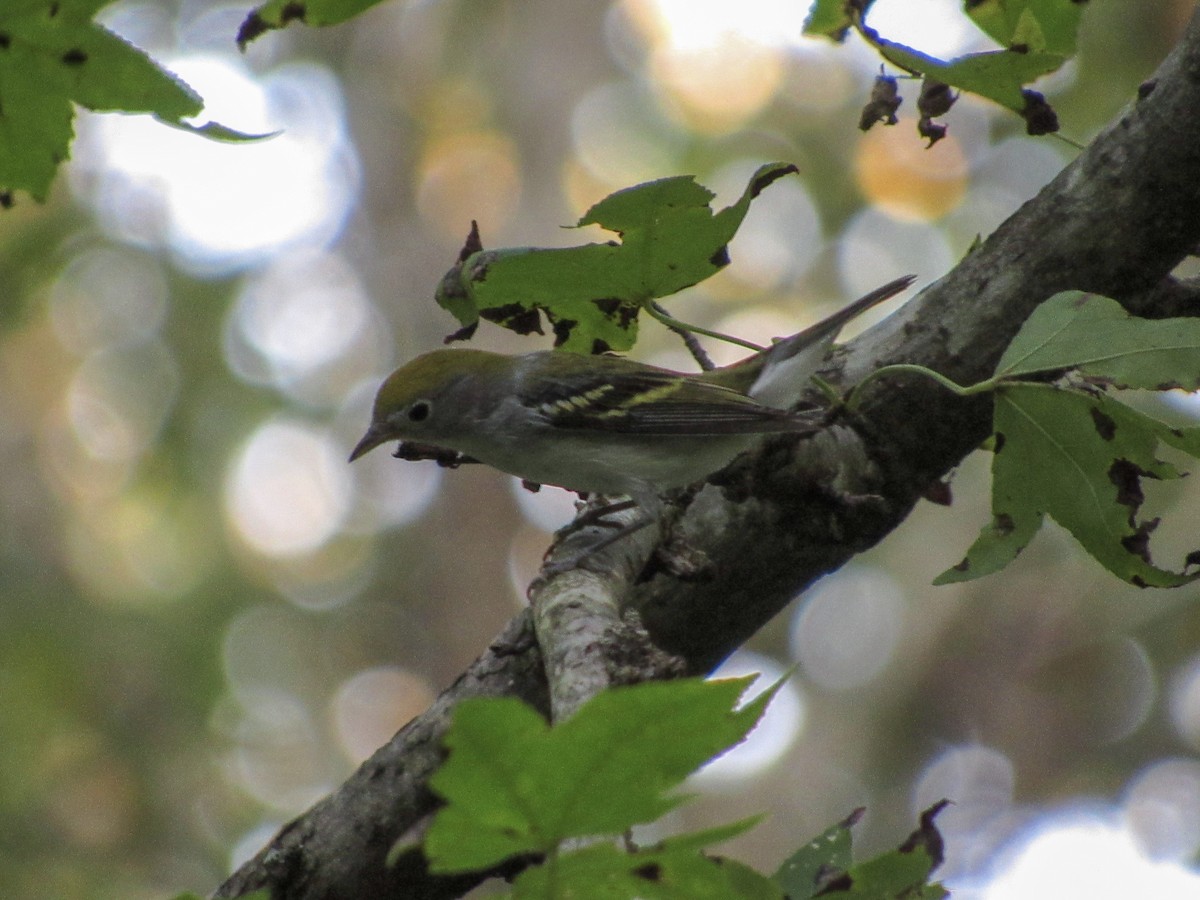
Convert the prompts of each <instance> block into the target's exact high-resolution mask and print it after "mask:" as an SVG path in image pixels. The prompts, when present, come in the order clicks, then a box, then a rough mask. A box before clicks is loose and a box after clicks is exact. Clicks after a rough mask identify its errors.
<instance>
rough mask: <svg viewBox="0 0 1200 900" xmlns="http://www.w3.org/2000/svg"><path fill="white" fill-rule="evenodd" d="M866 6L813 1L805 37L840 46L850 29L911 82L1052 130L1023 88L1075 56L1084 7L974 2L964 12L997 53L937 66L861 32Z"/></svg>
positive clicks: (1038, 1) (1066, 2)
mask: <svg viewBox="0 0 1200 900" xmlns="http://www.w3.org/2000/svg"><path fill="white" fill-rule="evenodd" d="M870 6H871V4H870V3H865V4H863V3H850V2H847V0H816V2H815V3H814V4H813V6H812V9H811V11H810V13H809V17H808V20H807V22H806V23H805V33H806V34H815V35H822V36H825V37H829V38H832V39H833V40H836V41H841V40H842V39H843V38H844V37H845V34H846V32H847V31H848V30H849V29H850V28H852V27H853V28H857V29H858V30H859V32H860V33H861V34H862V35H863V37H864V38H866V39H867V40H868V41H869V42H870V43H871V44H872V45H873V46H874V47H875V48H876V49H877V50H878V51H879V52H880V54H881V55H882V56H883V57H884V59H886V60H888V61H889V62H891V63H892V64H893V65H895V66H897V67H899V68H901V69H903V70H905V71H906V72H909V73H911V74H914V75H922V76H924V77H925V78H926V79H930V80H933V81H937V82H941V83H942V84H947V85H949V86H951V87H954V88H958V89H960V90H964V91H970V92H972V93H975V94H978V95H979V96H981V97H987V98H988V99H989V100H993V101H995V102H996V103H999V104H1001V105H1002V106H1005V107H1007V108H1008V109H1011V110H1012V111H1014V112H1016V113H1018V114H1020V115H1021V116H1022V117H1024V118H1025V120H1026V123H1027V129H1028V131H1029V133H1030V134H1045V133H1047V132H1050V131H1056V130H1057V128H1058V124H1057V120H1056V117H1055V116H1054V113H1053V111H1052V110H1051V109H1050V107H1049V106H1048V105H1047V104H1046V102H1045V99H1044V98H1043V97H1042V96H1041V95H1040V94H1037V93H1036V92H1034V91H1030V90H1027V89H1026V87H1025V86H1026V85H1028V84H1030V83H1031V82H1033V81H1036V80H1037V79H1038V78H1040V77H1042V76H1043V75H1048V74H1049V73H1051V72H1054V71H1057V70H1058V69H1059V68H1060V67H1061V66H1062V65H1063V63H1065V62H1066V61H1067V60H1068V59H1069V58H1070V57H1071V56H1073V55H1074V54H1075V50H1076V42H1077V36H1078V31H1079V21H1080V18H1081V16H1082V15H1083V6H1084V4H1082V3H1078V2H1075V0H979V2H975V3H968V4H966V13H967V15H968V16H969V17H970V19H971V20H972V21H973V22H974V23H975V25H976V26H978V27H979V29H980V30H981V31H983V32H984V33H985V34H987V35H988V37H990V38H991V39H992V40H994V41H995V42H996V43H997V44H999V45H1000V46H1001V48H1002V49H1000V50H989V51H984V52H980V53H968V54H965V55H963V56H959V57H957V58H955V59H951V60H941V59H937V58H936V57H933V56H930V55H928V54H926V53H922V52H921V51H919V50H916V49H914V48H912V47H907V46H905V45H904V44H900V43H897V42H895V41H890V40H888V39H887V38H885V37H883V36H882V35H880V34H879V33H878V32H877V31H875V30H873V29H871V28H869V27H867V25H866V23H865V21H864V18H865V16H866V14H867V12H868V10H869V9H870Z"/></svg>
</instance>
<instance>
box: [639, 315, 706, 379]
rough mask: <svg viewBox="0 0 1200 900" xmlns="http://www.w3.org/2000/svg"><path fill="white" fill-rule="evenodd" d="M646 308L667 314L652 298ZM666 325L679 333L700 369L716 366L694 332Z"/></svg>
mask: <svg viewBox="0 0 1200 900" xmlns="http://www.w3.org/2000/svg"><path fill="white" fill-rule="evenodd" d="M647 309H652V310H653V311H654V312H656V313H662V314H663V315H664V316H667V315H668V314H667V311H666V310H665V309H663V308H662V307H661V306H660V305H659V304H657V303H655V302H654V301H653V300H651V301H650V303H648V304H647ZM668 318H669V316H668ZM667 327H668V328H670V329H671V330H672V331H673V332H675V333H676V334H677V335H679V339H680V340H682V341H683V346H685V347H687V348H688V352H689V353H691V354H692V359H694V360H696V363H697V364H698V365H699V366H700V368H701V369H703V370H704V371H705V372H711V371H712V370H713V369H715V368H716V367H717V364H716V363H715V362H713V361H712V357H711V356H709V355H708V353H707V351H705V349H704V347H702V346H701V345H700V341H699V340H698V339H697V337H696V335H695V333H694V332H692V331H689V330H688V329H686V328H681V327H679V326H677V325H668V326H667Z"/></svg>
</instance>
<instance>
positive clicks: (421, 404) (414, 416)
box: [408, 400, 433, 422]
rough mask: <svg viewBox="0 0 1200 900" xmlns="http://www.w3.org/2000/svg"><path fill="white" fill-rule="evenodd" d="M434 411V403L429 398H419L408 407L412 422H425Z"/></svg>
mask: <svg viewBox="0 0 1200 900" xmlns="http://www.w3.org/2000/svg"><path fill="white" fill-rule="evenodd" d="M431 412H433V404H431V403H430V402H429V401H428V400H418V401H417V402H416V403H414V404H413V405H412V406H410V407H409V408H408V418H409V420H410V421H412V422H424V421H425V420H426V419H428V418H429V414H430V413H431Z"/></svg>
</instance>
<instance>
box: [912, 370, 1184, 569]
mask: <svg viewBox="0 0 1200 900" xmlns="http://www.w3.org/2000/svg"><path fill="white" fill-rule="evenodd" d="M995 428H996V432H997V441H996V449H995V453H994V455H993V461H992V522H991V523H990V524H989V525H988V526H986V527H985V528H984V529H983V531H982V532H981V533H980V535H979V538H978V539H977V540H976V541H975V543H974V545H972V547H971V548H970V550H968V551H967V556H966V558H965V559H964V560H963V561H962V562H961V563H959V564H958V565H957V566H955V567H954V568H952V569H949V570H947V571H946V572H943V573H942V574H941V575H939V576H938V578H937V579H936V581H935V582H934V583H935V584H948V583H951V582H955V581H966V580H969V579H972V578H978V577H980V576H982V575H986V574H989V573H991V572H995V571H997V570H998V569H1001V568H1003V567H1004V566H1005V565H1007V564H1008V563H1009V562H1010V561H1011V560H1012V559H1013V558H1014V557H1015V556H1016V555H1017V554H1018V553H1020V552H1021V550H1022V549H1023V548H1024V547H1025V545H1026V544H1028V543H1029V541H1030V540H1031V539H1032V537H1033V535H1034V534H1035V533H1036V532H1037V530H1038V528H1039V527H1040V526H1041V523H1042V518H1043V516H1045V515H1050V516H1052V517H1053V518H1054V520H1055V521H1057V522H1058V523H1059V524H1060V525H1062V526H1063V527H1064V528H1066V529H1067V530H1068V531H1070V532H1071V534H1072V535H1074V536H1075V538H1076V539H1077V540H1078V541H1079V542H1080V543H1081V544H1082V545H1083V547H1084V549H1086V550H1087V551H1088V553H1090V554H1091V555H1092V556H1094V557H1095V558H1096V559H1097V560H1098V561H1099V562H1100V563H1101V564H1102V565H1104V567H1105V568H1107V569H1108V570H1109V571H1110V572H1112V573H1113V574H1114V575H1116V576H1117V577H1119V578H1121V579H1123V580H1125V581H1127V582H1129V583H1131V584H1135V585H1138V586H1140V587H1177V586H1179V585H1182V584H1187V583H1188V582H1191V581H1194V580H1195V579H1196V578H1198V577H1200V571H1192V572H1188V571H1187V569H1188V568H1191V567H1192V563H1190V562H1189V563H1188V564H1187V566H1185V569H1184V571H1181V572H1176V571H1172V570H1170V569H1165V568H1162V567H1159V566H1156V565H1155V564H1154V562H1153V560H1152V557H1151V554H1150V546H1149V538H1150V535H1151V533H1152V532H1153V530H1154V528H1155V526H1156V525H1157V524H1158V521H1157V520H1156V519H1144V518H1140V511H1141V505H1142V500H1143V492H1142V483H1143V480H1144V479H1146V478H1153V479H1170V478H1178V477H1180V475H1181V474H1182V473H1180V471H1179V470H1178V469H1176V468H1175V467H1174V466H1172V465H1171V464H1169V463H1166V462H1164V461H1162V460H1160V459H1159V458H1158V456H1157V453H1158V449H1159V445H1160V444H1162V443H1165V444H1169V445H1170V446H1173V447H1176V448H1178V449H1180V450H1183V451H1184V452H1186V453H1188V454H1190V455H1192V456H1197V455H1200V428H1187V429H1177V428H1171V427H1169V426H1167V425H1165V424H1163V423H1162V422H1160V421H1158V420H1156V419H1153V418H1151V417H1150V416H1147V415H1144V414H1142V413H1140V412H1138V411H1136V410H1134V409H1132V408H1130V407H1128V406H1126V405H1124V404H1122V403H1119V402H1118V401H1116V400H1114V399H1113V398H1112V397H1109V396H1108V395H1107V394H1104V393H1101V392H1084V391H1080V390H1068V389H1063V388H1058V387H1054V386H1052V385H1048V384H1037V383H1030V382H1014V383H1003V382H1002V383H1001V384H1000V385H999V386H998V388H997V391H996V410H995ZM1001 438H1002V440H1001Z"/></svg>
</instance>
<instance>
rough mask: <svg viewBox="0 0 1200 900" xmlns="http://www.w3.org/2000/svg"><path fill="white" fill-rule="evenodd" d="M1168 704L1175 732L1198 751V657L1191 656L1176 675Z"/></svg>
mask: <svg viewBox="0 0 1200 900" xmlns="http://www.w3.org/2000/svg"><path fill="white" fill-rule="evenodd" d="M1168 702H1169V704H1170V711H1171V724H1172V725H1174V726H1175V731H1176V732H1177V733H1178V734H1179V736H1180V737H1181V738H1183V739H1184V740H1185V741H1187V743H1188V744H1189V745H1190V746H1191V747H1192V748H1194V749H1197V750H1200V656H1193V657H1192V658H1191V659H1190V660H1189V661H1188V662H1186V663H1185V664H1184V665H1183V666H1182V667H1181V668H1180V669H1179V671H1178V672H1177V673H1176V675H1175V678H1174V679H1173V681H1172V684H1171V689H1170V695H1169V701H1168Z"/></svg>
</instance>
